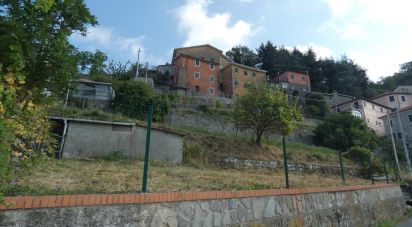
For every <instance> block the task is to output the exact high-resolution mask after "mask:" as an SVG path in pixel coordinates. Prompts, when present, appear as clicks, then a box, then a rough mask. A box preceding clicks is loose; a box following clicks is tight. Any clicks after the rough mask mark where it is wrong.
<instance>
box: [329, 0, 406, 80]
mask: <svg viewBox="0 0 412 227" xmlns="http://www.w3.org/2000/svg"><path fill="white" fill-rule="evenodd" d="M324 2H326V4H327V5H328V7H329V9H330V11H331V18H330V20H329V21H328V22H326V23H325V25H324V26H323V27H322V28H321V31H322V32H325V33H327V32H329V31H327V29H331V30H332V31H334V32H336V33H337V34H339V35H340V36H341V38H342V39H343V40H345V42H346V44H348V45H350V44H353V46H356V48H355V47H353V48H352V49H349V50H347V52H348V56H349V57H351V58H353V59H354V60H356V62H357V63H359V64H360V65H362V66H364V67H366V68H367V70H368V76H369V77H370V79H372V80H374V81H376V80H378V79H379V77H381V76H388V75H392V74H393V73H394V72H396V71H398V69H399V65H400V64H402V63H404V62H407V61H411V60H412V53H411V51H410V50H412V42H411V40H412V26H411V25H410V22H411V21H412V14H411V13H410V9H411V8H412V1H410V0H392V1H387V0H344V1H343V0H324ZM351 42H352V43H351Z"/></svg>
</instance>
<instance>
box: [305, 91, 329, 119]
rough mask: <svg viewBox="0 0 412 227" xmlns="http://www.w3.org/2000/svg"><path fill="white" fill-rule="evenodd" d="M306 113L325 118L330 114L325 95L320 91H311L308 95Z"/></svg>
mask: <svg viewBox="0 0 412 227" xmlns="http://www.w3.org/2000/svg"><path fill="white" fill-rule="evenodd" d="M306 113H307V114H308V115H309V116H311V117H315V118H324V117H327V116H328V115H329V114H330V108H329V106H328V104H327V103H326V100H325V97H323V95H321V94H319V93H310V94H309V95H308V96H307V97H306Z"/></svg>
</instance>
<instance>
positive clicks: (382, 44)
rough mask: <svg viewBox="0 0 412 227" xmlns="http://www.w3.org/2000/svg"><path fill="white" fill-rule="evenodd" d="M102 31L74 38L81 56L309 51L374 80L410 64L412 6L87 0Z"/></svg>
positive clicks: (298, 0) (397, 1) (156, 58)
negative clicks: (266, 46)
mask: <svg viewBox="0 0 412 227" xmlns="http://www.w3.org/2000/svg"><path fill="white" fill-rule="evenodd" d="M86 4H87V6H88V7H89V8H90V11H91V12H92V14H93V15H95V16H96V17H97V19H98V22H99V25H97V26H95V27H90V28H89V29H88V33H87V36H81V35H80V34H73V35H72V36H71V37H70V41H71V42H72V43H73V44H74V45H75V46H77V47H78V48H79V49H80V50H87V51H95V50H96V49H98V50H101V51H103V52H105V53H107V54H108V57H109V59H110V60H114V61H120V62H127V61H128V60H130V61H132V62H136V61H137V58H138V50H139V48H140V50H141V53H140V63H143V62H149V65H159V64H165V63H166V62H169V63H170V62H171V57H172V53H173V49H174V48H178V47H184V46H191V45H201V44H211V45H213V46H215V47H217V48H219V49H221V50H223V51H227V50H229V49H231V48H232V47H233V46H236V45H245V46H248V47H249V48H251V49H254V50H255V49H256V48H258V47H259V45H260V44H261V43H262V42H263V43H265V42H266V41H267V40H270V41H272V43H273V44H275V45H277V46H282V45H283V46H285V47H287V48H293V47H296V48H298V49H299V50H301V51H306V50H307V49H308V47H311V48H312V49H313V50H314V51H315V52H316V53H317V55H318V57H319V58H326V57H333V58H335V59H339V58H340V57H341V56H343V55H346V56H348V57H349V58H351V59H353V60H354V61H355V62H356V63H357V64H359V65H360V66H362V67H363V68H365V69H366V70H367V74H368V77H369V78H370V79H371V80H373V81H377V80H379V79H380V78H381V77H385V76H391V75H393V73H394V72H397V71H398V70H399V65H400V64H402V63H405V62H408V61H412V25H411V23H410V22H411V21H412V13H410V12H409V11H410V9H412V1H410V0H391V1H387V0H213V1H211V0H151V1H143V0H121V1H113V0H86Z"/></svg>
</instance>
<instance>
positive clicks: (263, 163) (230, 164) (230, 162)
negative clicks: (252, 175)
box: [215, 157, 362, 176]
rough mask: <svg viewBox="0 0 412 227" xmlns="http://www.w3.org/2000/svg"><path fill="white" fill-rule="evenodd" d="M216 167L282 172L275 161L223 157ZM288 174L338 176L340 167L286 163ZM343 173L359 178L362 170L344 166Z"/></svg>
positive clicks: (278, 163) (279, 165) (281, 166)
mask: <svg viewBox="0 0 412 227" xmlns="http://www.w3.org/2000/svg"><path fill="white" fill-rule="evenodd" d="M215 161H216V163H217V165H218V166H220V167H222V168H231V169H274V170H283V162H282V161H277V160H250V159H239V158H234V157H225V158H222V159H219V160H215ZM288 170H289V172H300V173H314V172H316V173H322V174H335V175H337V174H340V166H333V165H317V164H310V163H309V164H306V163H291V162H289V163H288ZM344 172H345V174H347V175H350V176H361V175H362V170H361V169H360V168H355V167H351V166H344Z"/></svg>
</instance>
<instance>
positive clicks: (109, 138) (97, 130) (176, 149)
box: [63, 120, 183, 163]
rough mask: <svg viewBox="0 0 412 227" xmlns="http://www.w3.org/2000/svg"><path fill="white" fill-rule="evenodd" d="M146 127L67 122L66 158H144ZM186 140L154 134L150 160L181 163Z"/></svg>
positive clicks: (156, 131)
mask: <svg viewBox="0 0 412 227" xmlns="http://www.w3.org/2000/svg"><path fill="white" fill-rule="evenodd" d="M145 144H146V127H142V126H137V125H127V124H125V125H121V124H115V123H112V124H110V123H108V122H83V121H71V120H69V121H68V129H67V135H66V138H65V142H64V147H63V157H64V158H92V157H99V156H105V155H110V154H113V153H114V152H119V153H120V154H121V155H122V156H125V157H129V158H142V157H144V150H145ZM182 156H183V138H182V136H181V135H179V134H174V133H171V132H165V131H161V130H156V129H154V130H152V135H151V142H150V158H151V159H154V160H162V161H167V162H172V163H180V162H181V161H182Z"/></svg>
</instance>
